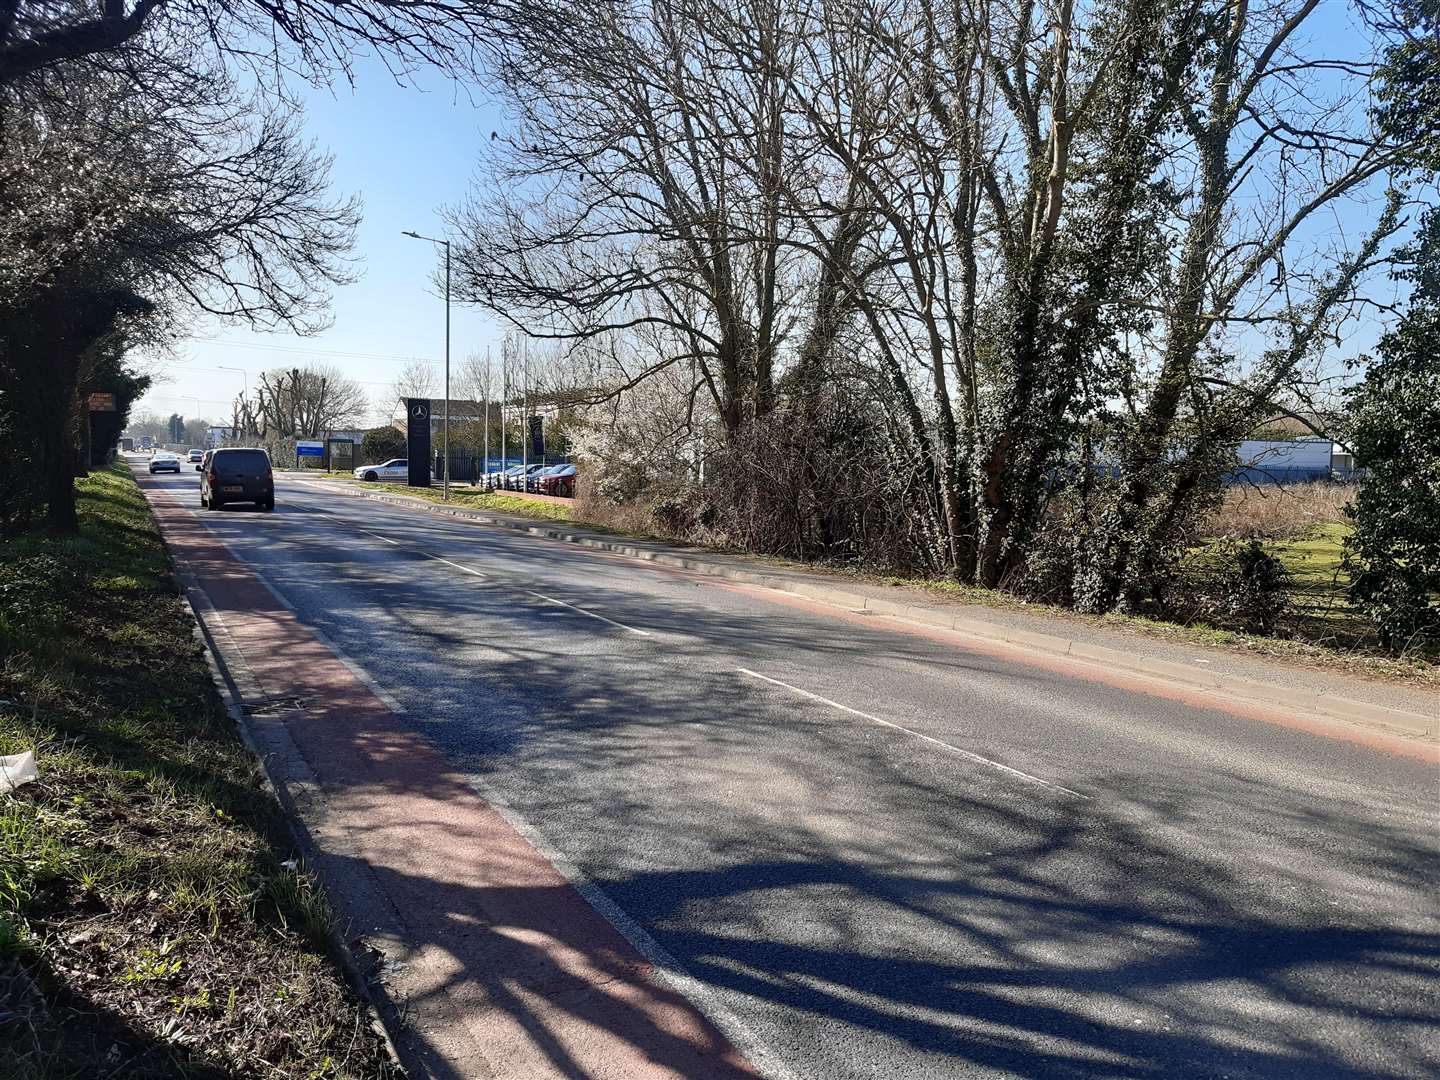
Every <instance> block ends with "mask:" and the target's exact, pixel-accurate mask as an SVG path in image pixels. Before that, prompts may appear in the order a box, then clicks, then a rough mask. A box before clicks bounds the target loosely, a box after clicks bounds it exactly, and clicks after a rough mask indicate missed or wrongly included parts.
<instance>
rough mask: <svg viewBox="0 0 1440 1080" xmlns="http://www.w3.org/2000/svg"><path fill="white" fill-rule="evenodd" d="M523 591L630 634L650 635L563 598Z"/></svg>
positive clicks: (647, 631)
mask: <svg viewBox="0 0 1440 1080" xmlns="http://www.w3.org/2000/svg"><path fill="white" fill-rule="evenodd" d="M524 591H525V592H526V593H527V594H529V595H530V596H537V597H539V598H540V599H541V600H544V601H545V602H546V603H547V604H559V605H560V606H561V607H567V608H569V609H570V610H571V611H578V612H579V613H580V614H581V615H588V616H590V618H592V619H599V620H600V621H601V622H603V623H609V624H610V625H611V626H618V627H619V628H620V629H621V630H628V631H629V632H630V633H632V634H639V635H640V636H641V637H650V631H649V630H639V629H637V628H636V627H633V626H626V625H625V624H624V623H623V622H616V621H615V620H614V619H607V618H606V617H605V616H604V615H597V614H596V613H595V612H593V611H587V610H586V609H585V608H583V607H577V606H576V605H575V604H568V603H566V602H565V601H564V600H556V599H555V597H553V596H546V595H545V594H544V593H538V592H536V591H535V590H534V589H525V590H524Z"/></svg>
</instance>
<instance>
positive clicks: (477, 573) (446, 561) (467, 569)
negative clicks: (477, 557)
mask: <svg viewBox="0 0 1440 1080" xmlns="http://www.w3.org/2000/svg"><path fill="white" fill-rule="evenodd" d="M420 554H421V555H424V556H425V557H426V558H427V559H434V560H435V561H436V562H443V563H444V564H445V565H446V566H453V567H454V568H455V569H456V570H463V571H465V573H467V574H472V575H474V576H475V577H478V578H483V577H489V575H488V574H482V573H481V572H480V571H479V570H473V569H471V568H470V567H468V566H461V565H460V564H459V563H458V562H451V561H450V560H449V559H442V558H441V557H440V556H439V555H431V554H430V553H429V552H428V551H422V552H421V553H420Z"/></svg>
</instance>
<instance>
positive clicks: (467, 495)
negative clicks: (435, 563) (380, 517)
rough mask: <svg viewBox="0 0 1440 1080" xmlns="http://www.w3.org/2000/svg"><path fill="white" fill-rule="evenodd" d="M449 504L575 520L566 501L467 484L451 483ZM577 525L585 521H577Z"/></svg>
mask: <svg viewBox="0 0 1440 1080" xmlns="http://www.w3.org/2000/svg"><path fill="white" fill-rule="evenodd" d="M331 479H332V480H333V481H334V482H335V483H340V484H350V485H353V486H355V487H363V488H364V489H365V490H366V491H377V492H384V493H386V494H388V495H409V496H410V497H411V498H415V499H424V500H425V501H426V502H437V503H438V502H443V501H444V496H443V494H442V493H441V491H440V489H439V488H438V487H431V488H421V487H410V486H409V485H408V484H385V483H373V484H372V483H367V482H366V481H363V480H351V479H348V478H335V477H332V478H331ZM450 503H451V505H454V506H462V507H464V508H465V509H467V510H492V511H494V512H495V513H497V514H512V515H514V516H515V517H529V518H535V519H536V520H537V521H574V518H573V516H572V512H571V509H570V506H569V505H568V504H565V503H552V502H541V501H540V500H538V499H527V498H525V497H524V496H523V495H514V494H511V493H509V492H504V491H473V490H471V489H470V488H469V487H468V486H466V487H457V486H456V485H455V484H454V483H452V484H451V485H450ZM576 524H582V523H581V522H576Z"/></svg>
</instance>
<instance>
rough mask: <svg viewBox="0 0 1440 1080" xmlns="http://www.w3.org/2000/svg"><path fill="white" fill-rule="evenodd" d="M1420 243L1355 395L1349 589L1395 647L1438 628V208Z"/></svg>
mask: <svg viewBox="0 0 1440 1080" xmlns="http://www.w3.org/2000/svg"><path fill="white" fill-rule="evenodd" d="M1416 248H1417V253H1418V258H1417V259H1416V263H1415V267H1414V269H1413V270H1412V271H1411V272H1409V276H1410V277H1411V278H1412V280H1414V281H1415V283H1416V288H1415V292H1414V294H1413V295H1412V296H1411V299H1410V305H1409V308H1408V310H1407V311H1406V312H1405V316H1404V318H1402V319H1401V320H1400V322H1399V324H1398V325H1397V326H1396V327H1395V328H1394V329H1393V330H1391V331H1390V332H1389V333H1388V334H1386V335H1385V336H1384V337H1383V338H1382V339H1381V340H1380V345H1379V349H1378V354H1379V356H1378V360H1377V361H1376V362H1375V363H1374V364H1372V365H1371V367H1370V369H1369V370H1368V371H1367V372H1366V374H1365V380H1364V382H1362V383H1360V385H1359V386H1357V387H1356V388H1355V389H1354V390H1353V391H1352V392H1351V396H1350V404H1351V406H1352V408H1353V414H1352V416H1353V419H1352V423H1353V427H1352V429H1351V441H1352V445H1353V447H1354V450H1355V462H1356V464H1357V465H1358V466H1360V467H1362V468H1364V469H1365V470H1367V475H1366V477H1365V479H1364V481H1363V482H1362V483H1361V485H1360V490H1359V492H1358V493H1357V495H1356V497H1355V501H1354V502H1353V503H1352V504H1351V505H1350V506H1349V507H1348V508H1347V512H1348V513H1349V515H1350V517H1351V520H1352V521H1353V522H1354V525H1355V529H1354V532H1353V533H1352V534H1351V536H1350V539H1349V541H1348V548H1347V554H1346V561H1347V565H1348V567H1349V571H1350V575H1351V585H1350V596H1351V599H1352V601H1353V602H1354V603H1355V604H1356V606H1357V607H1358V608H1359V609H1360V610H1361V611H1362V612H1364V613H1365V615H1366V616H1367V617H1368V618H1369V619H1371V620H1372V621H1373V622H1374V623H1375V625H1376V627H1377V628H1378V629H1379V631H1380V636H1381V639H1382V640H1383V641H1384V642H1385V644H1386V645H1387V646H1388V647H1391V648H1396V647H1403V646H1404V645H1405V644H1406V643H1407V642H1410V641H1412V640H1414V639H1415V638H1416V637H1417V636H1424V635H1430V634H1435V633H1437V632H1440V288H1437V285H1440V214H1437V213H1436V212H1434V211H1432V212H1431V213H1430V214H1429V215H1428V217H1427V220H1426V228H1425V230H1424V235H1423V236H1422V237H1421V240H1420V241H1419V243H1418V244H1417V245H1416Z"/></svg>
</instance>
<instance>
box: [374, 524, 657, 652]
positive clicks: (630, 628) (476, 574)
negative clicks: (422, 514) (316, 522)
mask: <svg viewBox="0 0 1440 1080" xmlns="http://www.w3.org/2000/svg"><path fill="white" fill-rule="evenodd" d="M360 531H361V532H363V533H364V534H365V535H366V536H373V537H375V539H377V540H384V541H385V542H386V543H387V544H394V545H396V546H397V547H398V546H399V544H400V542H399V541H398V540H391V539H390V538H389V537H388V536H381V535H380V534H379V533H372V532H370V531H369V530H368V529H361V530H360ZM419 553H420V554H421V555H423V556H425V558H427V559H433V560H434V561H435V562H441V563H444V564H445V565H446V566H453V567H454V568H455V569H456V570H463V571H464V572H465V573H467V574H470V575H472V576H474V577H478V578H485V579H487V580H488V578H489V575H488V574H482V573H481V572H480V571H479V570H474V569H472V568H471V567H468V566H464V565H462V564H461V563H457V562H452V561H451V560H450V559H446V558H443V557H442V556H440V555H432V554H430V552H428V551H420V552H419ZM521 591H522V592H524V593H525V594H526V595H527V596H534V597H537V598H538V599H540V600H544V601H545V602H546V603H547V604H559V605H560V606H561V607H565V608H569V609H570V610H571V611H576V612H579V613H580V614H581V615H586V616H589V617H590V618H592V619H599V620H600V621H601V622H603V623H608V624H609V625H610V626H614V627H617V628H618V629H621V630H624V631H625V632H627V633H630V634H637V635H639V636H640V637H650V636H652V635H651V633H650V631H649V630H641V629H639V628H638V627H634V626H627V625H626V624H625V623H622V622H616V621H615V620H614V619H607V618H606V617H605V616H604V615H600V614H597V613H596V612H594V611H589V610H587V609H586V608H583V607H580V606H579V605H578V604H571V603H568V602H567V601H564V600H557V599H556V598H555V597H553V596H546V595H545V594H544V593H540V592H536V591H535V590H533V589H522V590H521Z"/></svg>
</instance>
